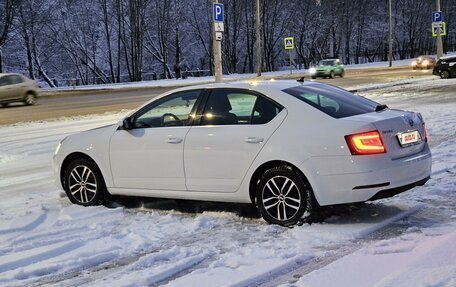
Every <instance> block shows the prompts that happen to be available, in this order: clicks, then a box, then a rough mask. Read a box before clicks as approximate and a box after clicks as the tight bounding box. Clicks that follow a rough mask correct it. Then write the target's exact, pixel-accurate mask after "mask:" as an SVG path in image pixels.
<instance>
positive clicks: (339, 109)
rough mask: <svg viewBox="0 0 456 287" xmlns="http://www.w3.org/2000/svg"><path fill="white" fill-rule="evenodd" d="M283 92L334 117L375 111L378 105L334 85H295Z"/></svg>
mask: <svg viewBox="0 0 456 287" xmlns="http://www.w3.org/2000/svg"><path fill="white" fill-rule="evenodd" d="M283 92H285V93H287V94H290V95H292V96H293V97H295V98H297V99H299V100H301V101H303V102H305V103H307V104H309V105H311V106H312V107H314V108H316V109H318V110H320V111H322V112H324V113H325V114H327V115H329V116H331V117H333V118H336V119H339V118H345V117H351V116H356V115H361V114H365V113H370V112H373V111H375V108H376V107H377V105H378V103H376V102H374V101H371V100H368V99H366V98H363V97H360V96H356V95H354V94H352V93H350V92H348V91H345V90H343V89H340V88H337V87H334V86H323V85H312V86H296V87H293V88H288V89H285V90H283Z"/></svg>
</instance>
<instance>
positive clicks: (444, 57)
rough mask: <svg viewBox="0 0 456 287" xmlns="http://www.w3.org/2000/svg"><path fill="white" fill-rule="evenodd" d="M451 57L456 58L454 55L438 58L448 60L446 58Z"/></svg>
mask: <svg viewBox="0 0 456 287" xmlns="http://www.w3.org/2000/svg"><path fill="white" fill-rule="evenodd" d="M453 58H456V55H451V56H445V57H440V60H448V59H453Z"/></svg>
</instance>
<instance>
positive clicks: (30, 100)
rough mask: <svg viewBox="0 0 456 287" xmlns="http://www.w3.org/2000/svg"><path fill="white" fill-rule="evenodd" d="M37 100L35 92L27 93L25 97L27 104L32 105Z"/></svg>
mask: <svg viewBox="0 0 456 287" xmlns="http://www.w3.org/2000/svg"><path fill="white" fill-rule="evenodd" d="M35 102H36V97H35V95H34V94H32V93H27V94H26V95H25V97H24V103H25V104H26V105H27V106H31V105H34V104H35Z"/></svg>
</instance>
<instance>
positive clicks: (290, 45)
mask: <svg viewBox="0 0 456 287" xmlns="http://www.w3.org/2000/svg"><path fill="white" fill-rule="evenodd" d="M283 44H284V46H285V50H291V49H294V38H293V37H286V38H285V39H283Z"/></svg>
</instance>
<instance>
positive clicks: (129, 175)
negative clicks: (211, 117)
mask: <svg viewBox="0 0 456 287" xmlns="http://www.w3.org/2000/svg"><path fill="white" fill-rule="evenodd" d="M200 94H201V91H200V90H192V91H186V92H180V93H176V94H172V95H169V96H166V97H164V98H163V99H159V100H157V101H154V102H152V103H151V104H150V105H148V106H146V107H145V108H142V109H141V110H139V111H138V112H137V113H136V114H134V115H133V116H131V117H130V119H131V122H132V123H131V128H130V129H128V130H126V129H119V130H117V131H116V132H115V134H114V135H113V136H112V138H111V143H110V159H111V169H112V175H113V179H114V185H115V187H116V188H129V189H152V190H186V187H185V174H184V167H183V153H184V150H183V148H184V140H185V136H186V135H187V133H188V131H189V129H190V122H191V119H192V118H191V117H190V114H191V113H192V109H193V107H194V106H195V103H196V100H197V98H198V97H199V95H200Z"/></svg>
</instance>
